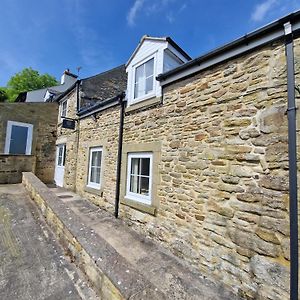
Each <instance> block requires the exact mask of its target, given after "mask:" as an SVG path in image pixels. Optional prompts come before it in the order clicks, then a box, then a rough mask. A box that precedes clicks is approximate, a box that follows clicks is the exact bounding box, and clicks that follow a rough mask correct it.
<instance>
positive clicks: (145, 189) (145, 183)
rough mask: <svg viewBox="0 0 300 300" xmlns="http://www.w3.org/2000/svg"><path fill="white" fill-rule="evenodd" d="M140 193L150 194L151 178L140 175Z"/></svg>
mask: <svg viewBox="0 0 300 300" xmlns="http://www.w3.org/2000/svg"><path fill="white" fill-rule="evenodd" d="M140 194H142V195H145V196H149V178H148V177H140Z"/></svg>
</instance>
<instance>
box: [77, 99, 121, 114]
mask: <svg viewBox="0 0 300 300" xmlns="http://www.w3.org/2000/svg"><path fill="white" fill-rule="evenodd" d="M122 95H123V93H121V94H119V95H116V96H114V97H112V98H108V99H105V100H104V101H101V102H99V103H96V104H94V105H93V106H90V107H88V108H86V109H83V110H80V111H78V112H77V115H78V116H79V118H85V117H88V116H90V115H92V114H95V113H97V112H99V111H102V110H104V109H107V108H109V107H112V106H114V105H117V104H119V102H120V101H119V100H120V97H122Z"/></svg>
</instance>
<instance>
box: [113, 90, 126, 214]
mask: <svg viewBox="0 0 300 300" xmlns="http://www.w3.org/2000/svg"><path fill="white" fill-rule="evenodd" d="M119 103H120V105H121V108H120V125H119V142H118V159H117V176H116V198H115V217H116V218H118V217H119V203H120V181H121V164H122V146H123V129H124V115H125V107H126V99H125V93H122V94H121V95H120V99H119Z"/></svg>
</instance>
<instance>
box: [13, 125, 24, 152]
mask: <svg viewBox="0 0 300 300" xmlns="http://www.w3.org/2000/svg"><path fill="white" fill-rule="evenodd" d="M27 136H28V127H25V126H17V125H12V127H11V136H10V146H9V153H10V154H26V144H27Z"/></svg>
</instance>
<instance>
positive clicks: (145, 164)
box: [141, 158, 150, 176]
mask: <svg viewBox="0 0 300 300" xmlns="http://www.w3.org/2000/svg"><path fill="white" fill-rule="evenodd" d="M141 175H146V176H149V175H150V158H141Z"/></svg>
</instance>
